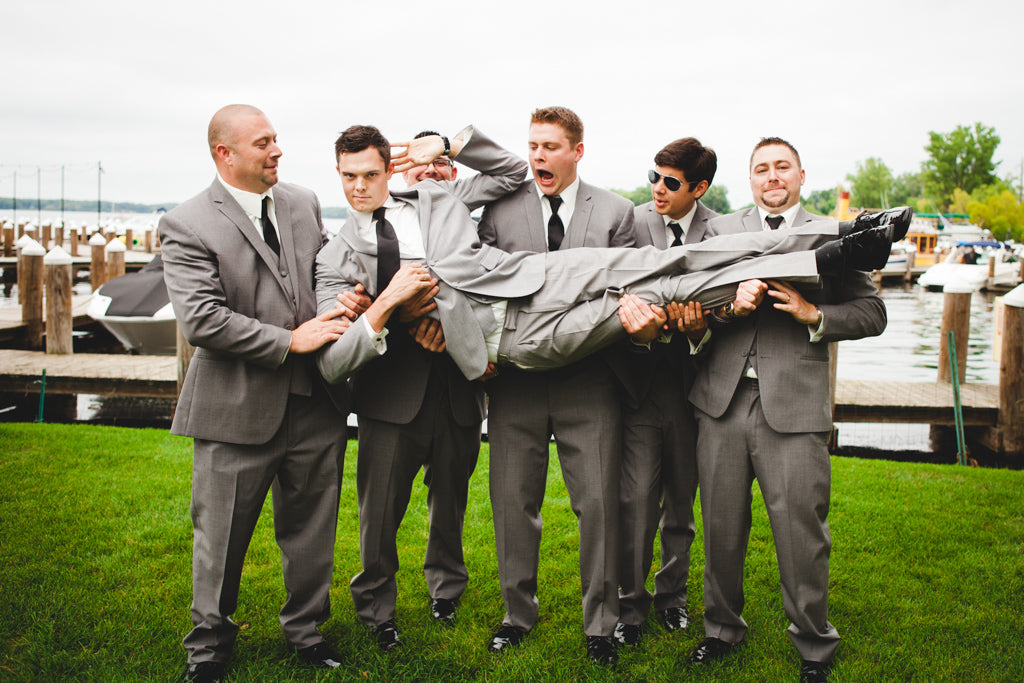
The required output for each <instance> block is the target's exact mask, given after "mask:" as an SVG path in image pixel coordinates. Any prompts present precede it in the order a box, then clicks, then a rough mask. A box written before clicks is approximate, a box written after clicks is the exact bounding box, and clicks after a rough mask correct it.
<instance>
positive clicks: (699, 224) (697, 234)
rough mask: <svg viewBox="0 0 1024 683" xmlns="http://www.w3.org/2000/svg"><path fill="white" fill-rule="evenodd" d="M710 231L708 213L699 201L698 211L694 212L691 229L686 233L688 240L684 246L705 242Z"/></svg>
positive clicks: (684, 241)
mask: <svg viewBox="0 0 1024 683" xmlns="http://www.w3.org/2000/svg"><path fill="white" fill-rule="evenodd" d="M707 229H708V212H707V211H705V210H704V205H703V204H701V203H700V200H698V201H697V210H696V211H694V212H693V220H692V221H690V229H689V230H687V231H686V239H685V240H683V244H696V243H697V242H701V241H703V240H704V235H705V234H706V233H707Z"/></svg>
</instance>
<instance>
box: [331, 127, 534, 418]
mask: <svg viewBox="0 0 1024 683" xmlns="http://www.w3.org/2000/svg"><path fill="white" fill-rule="evenodd" d="M458 161H459V162H460V163H463V164H465V165H467V166H469V167H470V168H473V169H475V170H478V171H480V172H481V173H480V174H479V175H477V176H474V177H473V178H470V179H468V180H467V181H455V182H440V183H439V182H435V181H424V182H421V183H418V184H417V185H415V186H413V187H412V188H410V189H408V190H405V191H402V192H393V193H392V195H393V196H394V197H396V198H398V199H401V200H404V201H407V202H409V203H411V204H412V205H413V206H415V207H416V209H417V211H418V212H419V219H420V229H421V230H422V233H423V245H424V249H425V251H426V262H427V266H428V267H429V268H430V269H431V270H432V271H433V273H434V274H435V275H436V276H437V278H438V279H439V281H440V282H439V287H440V292H439V293H438V294H437V296H436V297H435V298H434V300H435V301H436V302H437V315H438V318H439V319H440V321H441V324H442V326H443V329H444V331H445V339H446V344H447V345H448V347H449V354H450V355H451V357H452V358H453V359H455V360H456V361H457V362H458V363H459V367H460V369H461V370H462V372H463V374H464V375H465V377H473V378H475V377H479V376H480V375H482V374H483V372H484V370H485V369H486V366H487V351H486V346H485V344H484V336H485V335H487V334H489V333H490V332H492V331H493V330H494V327H495V322H494V316H493V313H492V311H491V309H490V305H489V302H490V301H491V298H492V297H493V298H501V299H510V298H516V297H520V296H526V295H528V294H531V293H533V292H534V291H536V290H537V289H539V288H540V286H541V285H542V284H543V283H544V264H543V261H541V260H537V259H526V258H524V257H525V256H527V255H526V254H507V253H505V252H503V251H501V250H498V249H494V248H492V247H490V246H487V245H482V244H480V241H479V239H478V237H477V234H476V222H475V221H473V219H472V218H470V215H469V211H470V210H472V209H474V208H476V207H479V206H481V205H483V204H485V203H487V202H491V201H494V200H495V199H498V198H499V197H502V196H504V195H505V194H507V193H508V192H509V191H511V190H513V189H515V188H516V187H518V186H519V185H520V184H521V183H522V181H523V178H524V177H525V176H526V171H527V165H526V162H524V161H523V160H521V159H519V158H518V157H516V156H515V155H513V154H511V153H510V152H508V151H506V150H504V149H502V148H501V147H499V146H498V145H496V144H495V143H494V142H492V141H491V140H490V139H489V138H487V137H486V136H484V135H483V133H481V132H480V131H478V130H476V131H474V132H473V134H472V137H471V138H470V139H469V141H468V142H467V143H466V145H465V146H464V147H463V148H462V150H461V151H460V152H459V155H458ZM467 207H468V208H467ZM403 261H404V259H403ZM360 282H361V283H363V285H364V286H365V287H366V290H367V292H368V293H369V294H370V295H371V296H374V297H375V296H376V295H377V294H378V292H377V291H376V282H377V244H376V242H373V241H370V240H367V239H365V238H364V237H362V236H360V235H359V233H358V231H357V230H356V226H355V221H354V220H351V219H350V220H348V221H346V222H345V224H344V225H343V226H342V228H341V230H340V231H339V233H338V235H337V236H336V237H335V238H334V239H332V240H331V241H330V243H328V245H327V246H326V247H324V249H323V251H322V252H321V253H320V255H319V256H318V257H317V278H316V294H317V306H318V309H319V310H320V312H323V311H327V310H331V309H332V308H333V307H334V302H335V296H336V295H337V294H338V293H339V292H341V291H345V290H350V289H352V288H353V287H355V285H356V284H357V283H360ZM456 287H457V288H458V289H460V290H463V291H464V292H467V293H473V294H467V295H465V296H464V295H462V294H460V293H459V292H457V291H455V290H454V289H453V288H456ZM474 294H475V297H474ZM387 344H388V350H387V352H386V353H385V354H384V355H383V356H380V355H379V354H378V353H377V351H376V350H375V349H374V348H373V345H372V343H371V341H370V339H369V336H368V335H367V334H366V331H365V329H364V326H363V325H362V324H358V325H354V326H352V327H351V328H350V329H349V330H348V331H347V332H346V333H345V334H344V335H342V337H341V338H340V339H338V340H337V341H336V342H334V343H333V344H331V345H329V346H327V347H325V348H324V350H323V351H322V352H321V353H320V354H319V356H318V359H317V364H318V366H319V368H320V371H321V372H322V373H323V375H324V377H326V378H327V379H328V380H329V381H331V382H339V381H341V380H343V379H344V378H346V377H349V376H352V375H355V379H354V399H355V410H356V412H357V413H358V414H359V415H365V416H368V417H371V418H373V419H378V420H384V421H388V422H397V423H405V422H408V421H409V420H411V419H412V418H413V417H415V415H416V414H417V413H418V412H419V408H420V406H421V405H422V402H423V399H424V392H425V390H426V382H427V378H428V375H429V370H430V364H429V359H430V356H432V355H433V354H430V353H428V352H427V351H424V350H423V349H421V348H420V347H419V346H418V345H416V344H413V343H412V342H411V341H410V340H409V338H408V335H407V334H406V333H405V331H404V330H402V329H394V328H393V329H392V331H391V332H390V333H389V335H388V337H387ZM364 366H365V367H364ZM360 369H361V371H360V372H359V373H358V374H356V370H360ZM460 382H461V383H463V384H464V383H465V380H464V379H461V380H460ZM456 384H457V382H455V381H454V380H453V382H452V383H451V386H450V390H451V391H452V403H453V406H454V408H455V410H456V418H457V420H458V421H459V423H460V424H469V423H470V422H471V421H473V420H476V421H479V420H480V419H482V417H483V395H482V392H481V390H480V385H479V384H474V385H472V388H469V385H466V386H464V387H462V388H460V387H457V386H455V385H456Z"/></svg>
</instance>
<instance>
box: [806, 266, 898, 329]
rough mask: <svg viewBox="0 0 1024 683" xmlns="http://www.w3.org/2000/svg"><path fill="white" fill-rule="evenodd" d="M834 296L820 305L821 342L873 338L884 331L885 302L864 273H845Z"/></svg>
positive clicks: (885, 320)
mask: <svg viewBox="0 0 1024 683" xmlns="http://www.w3.org/2000/svg"><path fill="white" fill-rule="evenodd" d="M835 293H836V295H835V296H834V297H832V298H831V299H830V301H829V303H824V304H820V305H819V306H818V308H820V309H821V314H822V323H823V325H822V337H821V339H820V342H821V343H826V342H834V341H843V340H845V339H861V338H862V337H874V336H877V335H879V334H882V332H883V331H884V330H885V325H886V322H887V319H886V311H885V303H884V302H883V301H882V299H881V297H879V296H878V290H877V289H875V286H874V285H873V284H872V283H871V279H870V278H869V277H868V275H867V273H862V272H860V271H848V272H847V273H845V274H844V275H843V276H842V279H841V280H840V282H839V285H838V287H836V289H835Z"/></svg>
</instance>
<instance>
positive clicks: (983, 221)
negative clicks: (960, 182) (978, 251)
mask: <svg viewBox="0 0 1024 683" xmlns="http://www.w3.org/2000/svg"><path fill="white" fill-rule="evenodd" d="M950 210H951V211H954V212H956V213H966V214H967V215H969V216H970V217H971V222H972V223H975V224H976V225H978V226H979V227H982V228H985V229H987V230H988V231H989V232H991V233H992V236H993V237H995V238H996V239H997V240H1007V239H1013V240H1018V241H1020V240H1024V204H1021V202H1020V200H1019V199H1018V198H1017V195H1016V194H1015V193H1014V192H1013V188H1012V187H1011V186H1010V185H1009V184H1008V183H1006V182H1004V181H999V182H997V183H993V184H991V185H987V186H985V187H979V188H978V189H976V190H975V191H974V192H972V193H970V194H967V193H966V192H964V191H963V190H961V189H960V188H957V189H956V190H954V191H953V197H952V201H951V202H950Z"/></svg>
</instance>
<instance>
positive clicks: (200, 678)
mask: <svg viewBox="0 0 1024 683" xmlns="http://www.w3.org/2000/svg"><path fill="white" fill-rule="evenodd" d="M223 677H224V663H223V662H199V663H198V664H189V665H188V666H187V667H186V668H185V674H184V675H183V676H182V679H181V680H183V681H184V682H185V683H217V681H219V680H220V679H221V678H223Z"/></svg>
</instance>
